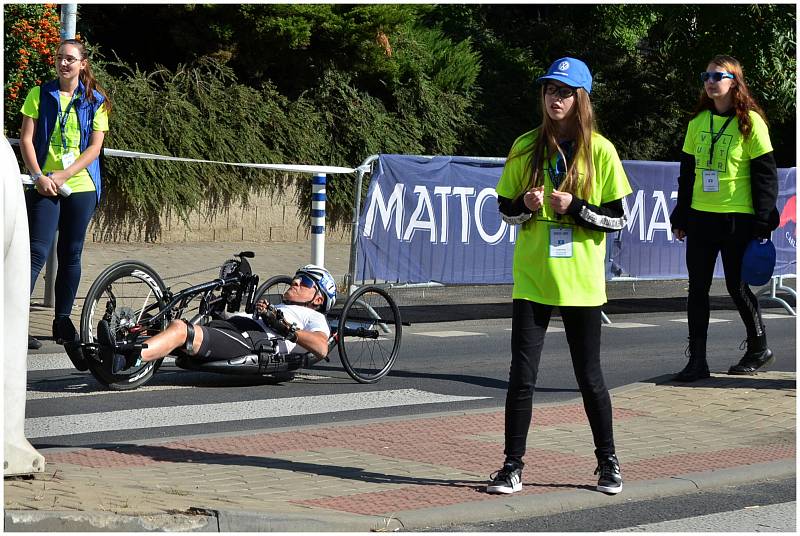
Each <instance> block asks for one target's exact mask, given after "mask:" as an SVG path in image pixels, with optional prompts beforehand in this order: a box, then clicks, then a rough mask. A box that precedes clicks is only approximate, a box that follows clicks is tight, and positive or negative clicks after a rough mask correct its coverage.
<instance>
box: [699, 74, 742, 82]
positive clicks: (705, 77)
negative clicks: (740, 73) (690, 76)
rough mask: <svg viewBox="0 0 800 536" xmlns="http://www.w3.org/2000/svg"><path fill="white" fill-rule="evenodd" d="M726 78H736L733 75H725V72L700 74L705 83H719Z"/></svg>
mask: <svg viewBox="0 0 800 536" xmlns="http://www.w3.org/2000/svg"><path fill="white" fill-rule="evenodd" d="M725 78H731V79H732V78H735V77H734V76H733V75H732V74H731V73H724V72H714V73H709V72H705V73H700V80H701V81H703V82H708V81H709V80H711V81H712V82H719V81H721V80H723V79H725Z"/></svg>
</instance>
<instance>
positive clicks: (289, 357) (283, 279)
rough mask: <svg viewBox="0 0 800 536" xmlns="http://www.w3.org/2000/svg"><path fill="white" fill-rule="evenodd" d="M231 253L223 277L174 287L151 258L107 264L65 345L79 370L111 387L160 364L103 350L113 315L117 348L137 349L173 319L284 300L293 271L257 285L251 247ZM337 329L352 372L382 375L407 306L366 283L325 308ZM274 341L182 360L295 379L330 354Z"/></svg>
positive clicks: (335, 341)
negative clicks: (119, 363) (129, 360)
mask: <svg viewBox="0 0 800 536" xmlns="http://www.w3.org/2000/svg"><path fill="white" fill-rule="evenodd" d="M234 257H236V258H234V259H230V260H228V261H226V262H225V263H224V264H223V265H222V267H221V269H220V274H219V277H217V278H215V279H213V280H211V281H208V282H206V283H201V284H199V285H194V286H190V287H188V288H185V289H182V290H179V291H173V290H171V289H170V288H169V287H167V286H166V285H165V284H164V281H163V280H162V278H161V277H160V276H159V275H158V273H156V271H155V270H153V269H152V268H151V267H150V266H148V265H146V264H144V263H141V262H139V261H134V260H127V261H120V262H118V263H115V264H113V265H111V266H109V267H108V268H106V269H105V270H104V271H103V272H102V273H101V274H100V275H99V276H98V277H97V279H96V280H95V281H94V283H93V284H92V286H91V287H90V289H89V292H88V293H87V295H86V300H85V302H84V306H83V310H82V312H81V324H80V332H79V333H78V336H77V338H78V341H77V342H75V343H66V344H65V349H66V350H67V354H68V355H69V356H70V359H71V360H72V362H73V364H74V365H75V367H76V368H77V369H78V370H88V371H89V372H90V373H91V374H92V375H93V376H94V377H95V378H96V379H97V381H98V382H100V383H101V384H102V385H104V386H106V387H108V388H109V389H111V390H119V391H122V390H130V389H136V388H137V387H140V386H142V385H144V384H145V383H147V382H148V381H149V380H150V379H151V378H152V377H153V375H154V374H155V372H156V371H157V370H158V368H159V367H160V366H161V363H162V362H163V358H162V359H158V360H155V361H150V362H142V363H140V364H138V365H134V366H132V367H130V368H128V369H124V370H121V371H118V372H116V373H115V372H112V370H111V367H110V365H109V364H108V363H105V362H104V361H103V360H102V359H101V356H100V352H99V346H98V343H97V325H98V323H99V322H100V320H105V321H106V322H108V324H109V327H110V328H111V331H112V333H114V336H115V340H116V347H117V351H118V352H130V351H138V350H140V349H142V348H143V347H144V346H145V345H146V344H147V339H149V338H150V337H152V336H154V335H156V334H157V333H159V332H160V331H162V330H163V329H165V328H166V327H167V325H169V323H170V322H171V321H172V320H175V319H184V320H186V321H188V322H191V323H193V324H197V325H203V324H206V323H208V322H209V321H211V320H214V319H224V318H226V313H235V312H238V311H239V310H240V308H241V307H242V305H244V308H245V309H244V310H245V312H246V313H252V312H253V310H254V305H255V303H256V302H257V301H258V300H259V299H261V298H265V299H267V300H268V301H269V302H270V303H271V304H273V305H276V304H278V303H281V300H282V295H283V291H284V290H285V289H286V288H287V287H288V286H289V285H290V284H291V280H292V278H291V277H290V276H275V277H272V278H270V279H268V280H267V281H265V282H264V283H263V284H262V285H260V286H258V280H259V278H258V275H255V274H253V273H252V269H251V267H250V263H249V262H248V261H247V259H248V258H253V257H254V254H253V252H250V251H243V252H241V253H239V254H237V255H235V256H234ZM326 318H327V320H328V325H329V326H330V330H331V335H330V337H329V339H328V347H329V352H328V356H327V357H325V358H324V359H325V360H326V361H327V360H329V357H330V352H331V351H332V350H333V348H336V349H337V350H338V353H339V358H340V360H341V361H342V365H343V366H344V368H345V370H346V371H347V373H348V374H349V375H350V376H351V377H352V378H353V379H354V380H356V381H357V382H359V383H375V382H377V381H378V380H380V379H381V378H383V377H384V376H385V375H386V374H388V373H389V371H390V370H391V368H392V366H393V365H394V362H395V360H396V359H397V355H398V354H399V352H400V341H401V338H402V323H401V320H400V311H399V309H398V307H397V305H396V304H395V302H394V300H393V299H392V297H391V296H390V295H389V294H388V293H387V292H386V290H384V289H382V288H380V287H377V286H374V285H366V286H362V287H359V288H357V289H356V290H355V291H354V292H352V293H351V294H350V295H349V296H348V298H347V300H346V301H345V303H344V305H343V306H342V307H335V308H334V309H333V310H331V312H329V313H328V314H327V315H326ZM276 348H277V343H275V344H273V347H272V349H271V350H270V349H269V348H267V349H264V350H262V351H260V352H255V353H253V354H249V355H245V356H241V357H238V358H235V359H228V360H220V361H203V362H201V361H199V360H196V359H192V358H191V357H189V356H187V355H185V354H184V353H182V352H181V351H180V350H176V351H175V352H174V353H173V355H174V357H175V358H176V359H175V364H176V366H178V367H180V368H183V369H187V370H194V371H205V372H216V373H222V374H237V375H252V376H259V377H264V378H266V379H268V380H272V381H288V380H291V379H292V378H293V377H294V375H295V372H296V371H297V370H298V369H301V368H308V367H310V366H312V365H314V364H316V363H317V362H319V361H321V360H322V359H323V358H319V357H317V356H314V355H313V354H311V353H307V354H280V353H278V352H277V350H276Z"/></svg>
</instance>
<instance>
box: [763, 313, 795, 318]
mask: <svg viewBox="0 0 800 536" xmlns="http://www.w3.org/2000/svg"><path fill="white" fill-rule="evenodd" d="M761 318H766V319H772V318H793V319H797V317H796V316H794V315H790V314H785V315H779V314H776V313H762V314H761Z"/></svg>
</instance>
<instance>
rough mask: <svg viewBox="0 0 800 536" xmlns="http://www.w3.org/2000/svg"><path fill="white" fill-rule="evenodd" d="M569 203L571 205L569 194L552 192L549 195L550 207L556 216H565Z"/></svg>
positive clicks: (570, 195)
mask: <svg viewBox="0 0 800 536" xmlns="http://www.w3.org/2000/svg"><path fill="white" fill-rule="evenodd" d="M570 203H572V194H571V193H568V192H559V191H558V190H553V193H551V194H550V206H551V207H552V208H553V210H555V211H556V213H557V214H566V213H567V209H569V204H570Z"/></svg>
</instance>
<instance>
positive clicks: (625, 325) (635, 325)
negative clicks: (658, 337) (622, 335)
mask: <svg viewBox="0 0 800 536" xmlns="http://www.w3.org/2000/svg"><path fill="white" fill-rule="evenodd" d="M603 327H604V328H619V329H629V328H657V327H658V326H656V325H655V324H639V323H637V322H612V323H611V324H603Z"/></svg>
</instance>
